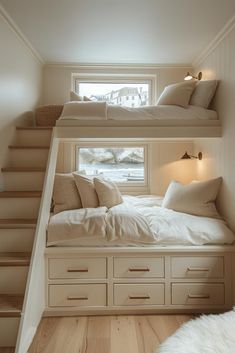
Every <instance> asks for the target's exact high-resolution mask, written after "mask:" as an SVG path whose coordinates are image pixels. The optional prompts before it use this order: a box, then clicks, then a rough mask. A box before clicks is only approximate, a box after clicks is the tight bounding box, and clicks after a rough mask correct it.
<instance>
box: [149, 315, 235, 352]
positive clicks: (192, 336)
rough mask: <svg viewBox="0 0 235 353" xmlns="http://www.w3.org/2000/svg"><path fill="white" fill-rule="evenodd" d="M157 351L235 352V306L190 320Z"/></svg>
mask: <svg viewBox="0 0 235 353" xmlns="http://www.w3.org/2000/svg"><path fill="white" fill-rule="evenodd" d="M156 353H235V308H234V309H233V310H232V311H230V312H227V313H225V314H219V315H203V316H201V317H199V318H197V319H194V320H191V321H188V322H187V323H185V324H183V325H182V326H181V327H180V328H179V329H178V330H177V331H176V332H175V333H174V334H173V335H172V336H171V337H169V338H168V339H166V341H165V342H163V343H162V344H161V345H160V347H159V348H158V349H157V351H156Z"/></svg>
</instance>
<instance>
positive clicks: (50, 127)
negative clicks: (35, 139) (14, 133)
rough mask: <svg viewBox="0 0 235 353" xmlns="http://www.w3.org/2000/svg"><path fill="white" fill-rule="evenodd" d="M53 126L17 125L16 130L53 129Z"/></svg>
mask: <svg viewBox="0 0 235 353" xmlns="http://www.w3.org/2000/svg"><path fill="white" fill-rule="evenodd" d="M52 129H53V127H52V126H16V130H36V131H37V130H52Z"/></svg>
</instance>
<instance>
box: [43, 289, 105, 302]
mask: <svg viewBox="0 0 235 353" xmlns="http://www.w3.org/2000/svg"><path fill="white" fill-rule="evenodd" d="M106 303H107V300H106V284H53V285H49V306H53V307H55V306H58V307H60V306H70V307H73V306H74V307H83V306H106Z"/></svg>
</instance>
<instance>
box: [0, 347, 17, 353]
mask: <svg viewBox="0 0 235 353" xmlns="http://www.w3.org/2000/svg"><path fill="white" fill-rule="evenodd" d="M14 352H15V347H0V353H14Z"/></svg>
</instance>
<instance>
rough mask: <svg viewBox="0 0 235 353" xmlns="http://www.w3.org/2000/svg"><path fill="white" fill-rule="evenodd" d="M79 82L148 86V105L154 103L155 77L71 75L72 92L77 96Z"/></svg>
mask: <svg viewBox="0 0 235 353" xmlns="http://www.w3.org/2000/svg"><path fill="white" fill-rule="evenodd" d="M79 82H82V83H126V84H128V83H143V84H144V83H145V84H148V85H149V105H153V104H155V103H156V75H150V74H149V75H148V74H95V73H93V74H91V73H73V74H72V87H71V88H72V90H73V91H74V92H77V93H78V94H79V89H77V88H78V86H79Z"/></svg>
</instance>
